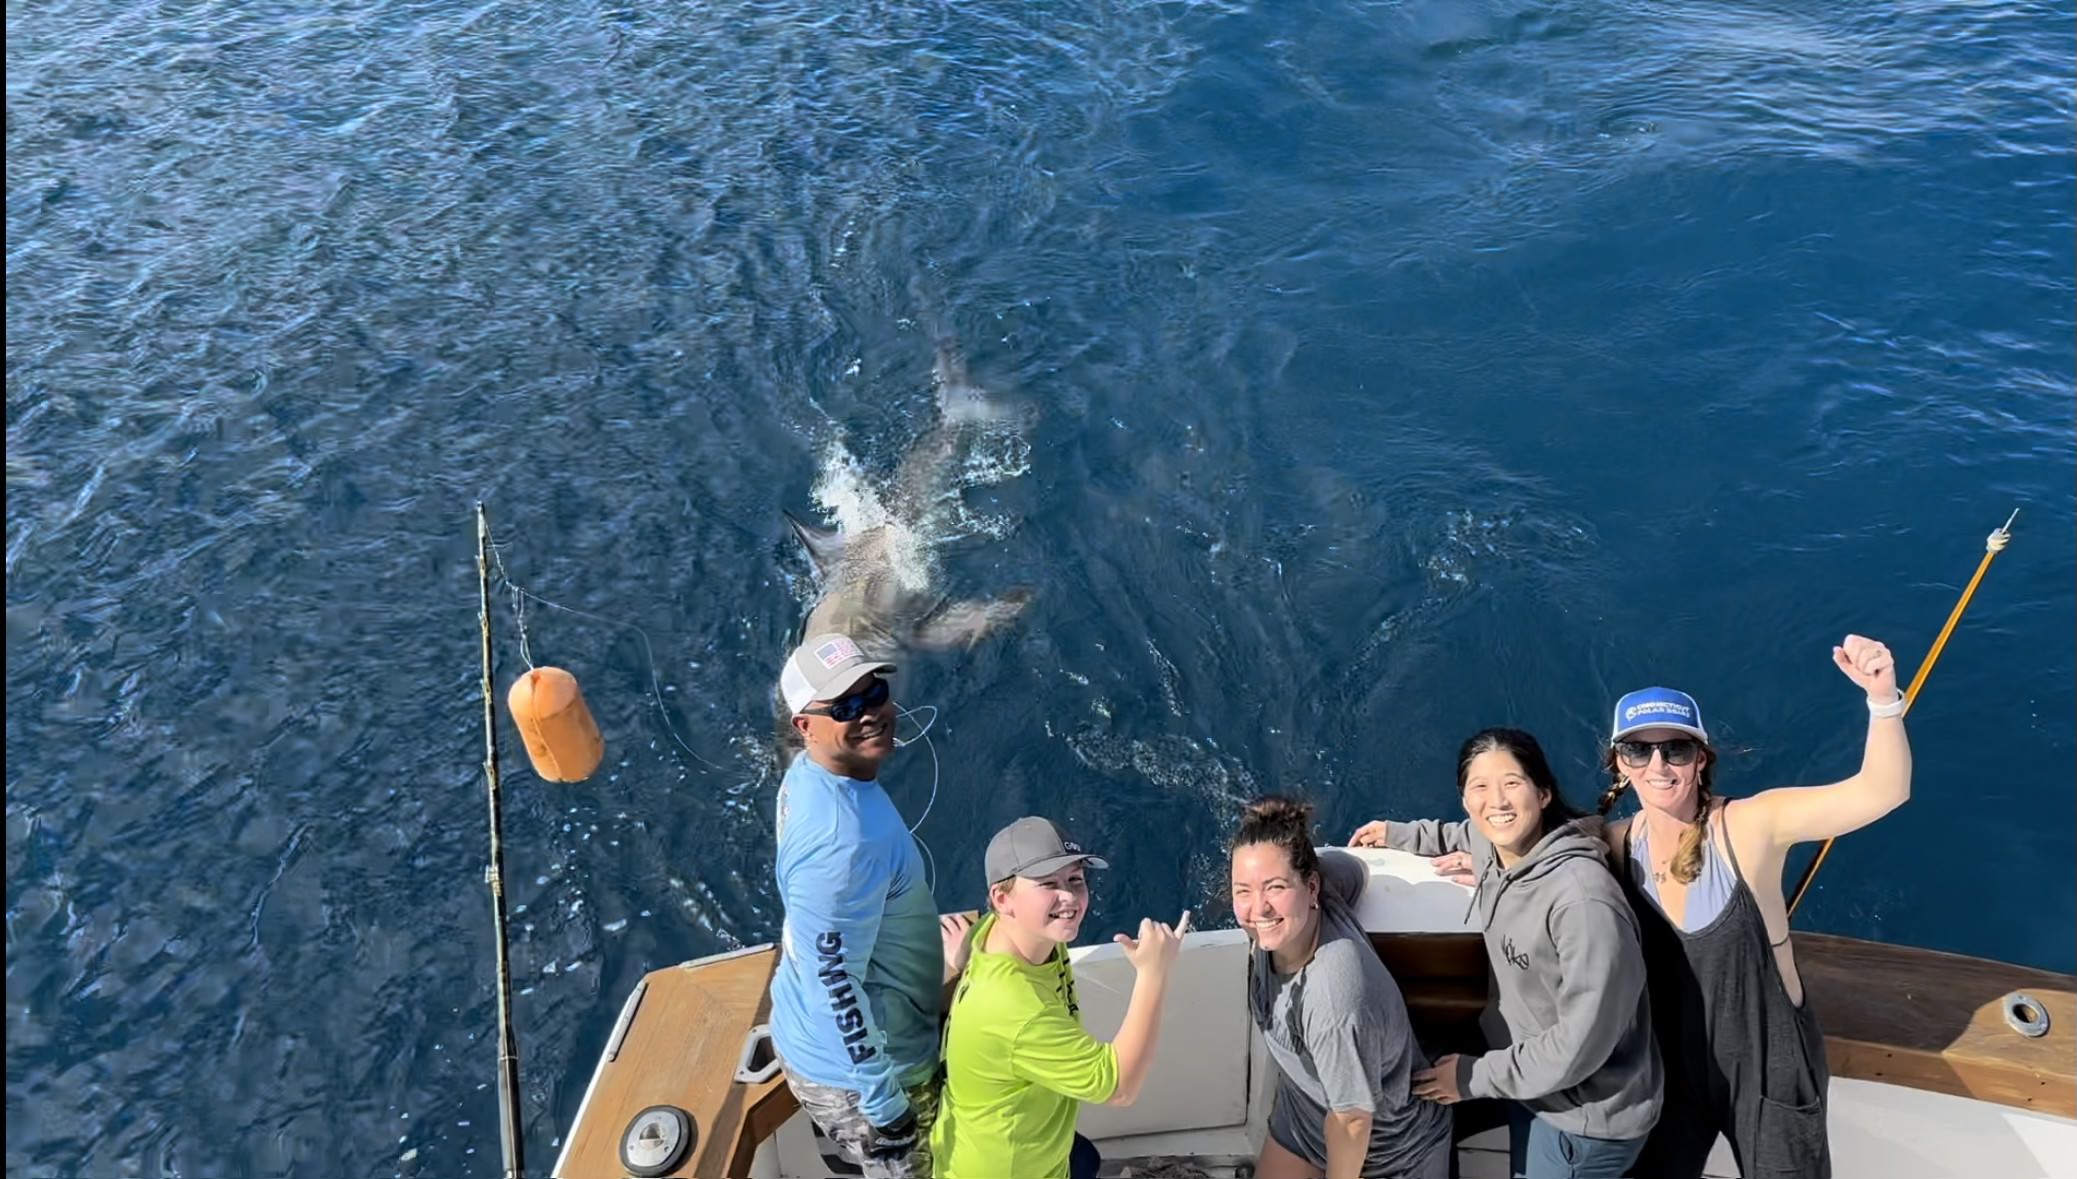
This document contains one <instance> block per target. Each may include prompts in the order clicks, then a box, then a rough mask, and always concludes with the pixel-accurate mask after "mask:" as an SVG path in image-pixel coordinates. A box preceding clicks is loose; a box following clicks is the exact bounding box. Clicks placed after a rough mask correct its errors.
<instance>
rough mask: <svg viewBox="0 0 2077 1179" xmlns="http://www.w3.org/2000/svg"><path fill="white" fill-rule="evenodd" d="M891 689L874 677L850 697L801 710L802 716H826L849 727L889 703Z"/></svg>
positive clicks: (883, 681)
mask: <svg viewBox="0 0 2077 1179" xmlns="http://www.w3.org/2000/svg"><path fill="white" fill-rule="evenodd" d="M888 694H889V689H888V687H887V681H886V680H883V679H881V678H880V677H879V676H874V677H872V678H871V679H869V680H867V681H866V684H865V687H863V688H860V689H858V690H857V691H856V692H853V693H851V694H850V695H848V696H839V697H837V698H836V699H834V700H832V701H830V702H829V703H828V704H827V705H821V706H815V707H809V708H803V709H801V715H802V716H826V717H828V718H829V719H831V720H833V721H835V722H837V723H838V724H840V725H848V724H850V723H851V722H852V721H855V720H857V719H858V718H859V717H861V716H864V715H865V714H866V713H868V712H871V711H872V710H873V709H875V708H878V707H880V706H881V705H882V704H885V703H887V697H888Z"/></svg>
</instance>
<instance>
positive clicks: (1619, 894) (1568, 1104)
mask: <svg viewBox="0 0 2077 1179" xmlns="http://www.w3.org/2000/svg"><path fill="white" fill-rule="evenodd" d="M1457 787H1458V790H1459V792H1460V793H1461V794H1462V796H1463V799H1464V811H1465V814H1466V815H1468V816H1469V819H1468V820H1465V821H1459V822H1451V823H1444V822H1439V821H1436V820H1433V819H1424V820H1421V821H1418V822H1412V823H1405V822H1386V821H1384V820H1378V821H1376V822H1373V823H1368V824H1365V825H1364V826H1363V827H1362V828H1361V829H1360V830H1358V831H1357V832H1356V835H1355V837H1354V838H1353V839H1351V840H1350V842H1351V843H1352V844H1355V845H1358V846H1372V847H1377V846H1382V847H1390V848H1397V849H1399V850H1401V851H1409V852H1413V853H1414V854H1416V855H1423V856H1439V855H1443V854H1445V853H1448V852H1455V851H1464V852H1469V853H1471V855H1472V857H1473V859H1474V861H1475V863H1476V865H1477V873H1478V885H1477V889H1476V891H1475V892H1474V893H1473V903H1474V904H1475V905H1476V906H1477V908H1478V913H1479V923H1480V925H1481V927H1482V928H1483V930H1484V933H1485V940H1486V955H1487V957H1488V958H1489V959H1490V960H1491V962H1492V967H1493V977H1494V978H1495V980H1497V983H1498V991H1499V997H1500V1015H1501V1018H1502V1019H1503V1020H1504V1021H1505V1023H1506V1037H1505V1038H1506V1040H1507V1042H1506V1043H1503V1044H1500V1045H1498V1046H1496V1047H1494V1048H1493V1049H1492V1050H1491V1051H1488V1052H1486V1053H1485V1054H1484V1055H1481V1056H1445V1057H1443V1058H1442V1059H1441V1060H1438V1061H1437V1062H1436V1063H1435V1067H1434V1068H1432V1069H1429V1070H1427V1071H1425V1072H1422V1073H1418V1074H1416V1075H1415V1077H1414V1093H1415V1094H1416V1095H1417V1096H1421V1097H1425V1098H1428V1099H1429V1100H1432V1101H1438V1102H1442V1103H1444V1104H1452V1103H1455V1102H1458V1101H1462V1100H1463V1099H1465V1098H1467V1097H1499V1098H1507V1099H1509V1100H1511V1101H1512V1102H1514V1103H1516V1104H1515V1105H1514V1106H1512V1107H1511V1116H1510V1120H1511V1122H1512V1123H1513V1126H1514V1135H1513V1148H1514V1149H1513V1154H1514V1168H1513V1170H1514V1173H1515V1174H1516V1175H1527V1176H1528V1177H1529V1179H1560V1177H1579V1179H1588V1177H1600V1176H1608V1177H1610V1179H1617V1177H1620V1176H1624V1175H1628V1174H1630V1167H1631V1164H1632V1163H1634V1162H1635V1161H1636V1159H1637V1155H1638V1152H1639V1151H1641V1150H1643V1149H1644V1140H1645V1136H1646V1135H1647V1134H1648V1133H1649V1132H1650V1131H1651V1128H1652V1125H1653V1123H1655V1122H1657V1121H1658V1118H1659V1105H1660V1099H1661V1098H1660V1094H1661V1089H1662V1084H1663V1081H1662V1075H1661V1072H1660V1068H1659V1054H1658V1050H1657V1048H1656V1047H1654V1045H1653V1043H1652V1030H1651V1011H1650V1007H1649V1004H1648V1000H1647V999H1646V996H1645V987H1644V956H1643V951H1642V949H1641V948H1640V945H1639V941H1638V934H1637V919H1636V916H1635V914H1633V913H1632V912H1631V909H1630V904H1629V901H1628V900H1627V899H1626V898H1625V897H1624V896H1623V891H1622V888H1621V886H1620V885H1619V884H1617V882H1616V879H1615V877H1614V876H1613V875H1612V874H1610V872H1609V870H1608V848H1607V845H1606V844H1604V843H1603V842H1602V836H1601V820H1600V819H1598V818H1582V817H1579V815H1578V812H1576V811H1574V810H1573V809H1572V808H1571V807H1570V806H1568V805H1566V803H1565V800H1564V798H1563V797H1562V796H1561V795H1560V794H1559V793H1558V782H1557V778H1556V776H1555V775H1554V774H1552V773H1551V767H1550V761H1549V760H1548V759H1547V758H1545V757H1544V755H1543V747H1542V746H1540V745H1538V744H1537V742H1536V738H1534V737H1532V736H1530V735H1529V734H1528V733H1525V732H1522V731H1521V730H1520V729H1486V730H1484V731H1482V732H1479V733H1477V734H1475V735H1473V736H1472V738H1471V739H1470V740H1468V741H1466V742H1465V743H1464V746H1463V748H1462V749H1461V750H1459V751H1458V754H1457Z"/></svg>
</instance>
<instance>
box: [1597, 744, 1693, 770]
mask: <svg viewBox="0 0 2077 1179" xmlns="http://www.w3.org/2000/svg"><path fill="white" fill-rule="evenodd" d="M1654 749H1656V750H1658V751H1659V753H1660V754H1662V755H1663V756H1664V757H1665V758H1666V764H1667V765H1669V766H1685V765H1693V764H1694V761H1695V757H1696V756H1697V755H1698V754H1700V753H1701V752H1702V743H1701V742H1700V741H1697V740H1695V739H1694V738H1693V737H1675V738H1673V739H1672V740H1670V741H1618V742H1616V743H1615V755H1616V756H1617V757H1618V758H1621V759H1622V762H1623V764H1624V765H1626V766H1630V767H1631V768H1633V769H1635V768H1639V767H1642V766H1648V765H1650V764H1651V761H1652V750H1654Z"/></svg>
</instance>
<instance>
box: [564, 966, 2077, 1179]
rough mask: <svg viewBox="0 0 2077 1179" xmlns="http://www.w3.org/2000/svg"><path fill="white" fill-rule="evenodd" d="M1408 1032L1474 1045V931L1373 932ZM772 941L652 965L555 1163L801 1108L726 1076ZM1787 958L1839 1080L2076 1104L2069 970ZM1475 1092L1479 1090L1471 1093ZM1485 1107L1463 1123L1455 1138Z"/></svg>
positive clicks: (765, 1133) (715, 1152)
mask: <svg viewBox="0 0 2077 1179" xmlns="http://www.w3.org/2000/svg"><path fill="white" fill-rule="evenodd" d="M1371 943H1372V945H1373V946H1374V947H1375V948H1376V949H1377V952H1378V954H1379V956H1380V957H1381V958H1383V959H1384V961H1385V963H1386V965H1387V966H1389V967H1390V968H1391V970H1392V973H1393V975H1394V977H1395V978H1397V979H1398V981H1399V984H1400V988H1401V990H1402V991H1404V992H1405V994H1406V997H1407V1005H1408V1009H1409V1011H1410V1012H1411V1013H1412V1015H1413V1019H1414V1026H1415V1030H1416V1033H1417V1034H1418V1035H1419V1036H1420V1038H1421V1041H1422V1042H1423V1043H1424V1044H1426V1045H1428V1047H1429V1048H1430V1049H1431V1051H1437V1052H1442V1051H1463V1050H1473V1051H1475V1050H1477V1048H1478V1046H1479V1045H1480V1043H1481V1040H1480V1037H1479V1032H1478V1018H1479V1013H1480V1012H1481V1011H1482V1010H1483V1009H1484V1007H1485V1004H1486V993H1487V966H1486V956H1485V947H1484V945H1483V943H1482V940H1481V939H1480V937H1479V935H1478V934H1476V933H1374V934H1372V935H1371ZM777 961H778V956H777V950H776V949H775V948H774V947H771V946H761V947H756V948H753V949H748V950H743V951H739V952H738V953H736V954H733V955H729V956H727V957H724V958H720V959H703V960H701V961H699V962H697V963H685V964H682V965H679V966H674V967H667V968H665V969H662V970H657V971H652V972H651V973H650V974H649V975H648V976H647V977H646V978H645V979H644V980H643V986H642V987H641V988H640V989H639V996H638V997H631V999H630V1003H631V1004H632V1005H633V1009H632V1011H631V1012H627V1013H625V1014H624V1016H623V1020H622V1023H623V1024H624V1025H625V1026H616V1028H615V1032H614V1036H615V1038H616V1040H617V1041H618V1043H617V1045H613V1046H609V1054H611V1058H610V1059H609V1060H607V1061H605V1062H603V1063H602V1064H601V1065H600V1066H599V1070H598V1074H597V1076H596V1078H595V1080H594V1081H593V1088H592V1089H591V1091H590V1092H589V1093H588V1094H587V1096H586V1099H585V1102H584V1106H583V1108H582V1109H581V1110H580V1111H579V1114H578V1118H577V1123H576V1126H575V1127H574V1128H573V1130H572V1134H571V1140H570V1142H569V1144H568V1146H567V1148H566V1149H565V1153H564V1164H563V1167H562V1169H561V1170H559V1171H558V1174H560V1175H562V1176H564V1179H608V1177H610V1179H621V1177H622V1176H624V1175H625V1174H626V1173H627V1172H626V1169H625V1168H624V1167H622V1166H621V1163H620V1155H619V1147H620V1135H621V1132H622V1130H623V1129H624V1128H625V1127H626V1126H627V1124H628V1122H629V1120H630V1119H631V1118H632V1117H633V1116H634V1115H635V1114H636V1113H637V1112H639V1111H641V1110H643V1109H646V1108H648V1107H649V1106H652V1105H662V1104H669V1105H675V1106H677V1107H679V1108H680V1109H683V1110H685V1111H686V1112H688V1113H689V1114H691V1115H692V1117H693V1120H694V1124H695V1127H696V1130H697V1134H698V1141H697V1143H696V1144H695V1146H694V1149H693V1151H692V1153H691V1155H690V1156H689V1157H688V1159H687V1160H686V1161H685V1162H684V1163H683V1164H682V1165H681V1166H680V1167H679V1169H678V1170H677V1171H676V1172H674V1174H679V1175H687V1176H690V1175H701V1176H713V1175H746V1174H749V1172H750V1168H751V1161H752V1158H753V1156H754V1155H755V1154H756V1151H757V1147H758V1144H759V1143H761V1142H763V1141H765V1140H766V1139H767V1138H769V1137H771V1136H772V1135H773V1134H775V1133H776V1132H777V1131H778V1129H779V1127H780V1126H781V1125H782V1124H784V1123H785V1121H786V1120H787V1119H788V1118H790V1117H792V1116H793V1114H794V1112H795V1110H796V1109H797V1108H798V1107H797V1105H796V1104H795V1102H794V1099H793V1094H792V1092H791V1091H790V1090H788V1089H787V1088H786V1082H785V1078H784V1077H783V1076H777V1075H775V1076H773V1077H771V1078H770V1079H768V1080H764V1081H761V1082H757V1083H755V1084H742V1083H739V1082H737V1081H736V1079H735V1076H736V1067H737V1063H738V1060H739V1058H740V1056H741V1053H742V1049H743V1043H744V1039H745V1036H746V1035H747V1033H748V1032H749V1030H750V1029H751V1028H753V1027H755V1026H757V1025H759V1024H762V1023H764V1022H766V1021H767V1019H768V1018H769V1014H770V1000H769V999H768V998H767V997H766V990H767V987H768V986H769V983H770V981H771V975H772V970H773V967H774V965H775V964H776V962H777ZM1796 961H1797V965H1798V967H1799V968H1800V971H1801V973H1802V976H1803V980H1804V987H1805V989H1806V991H1807V993H1808V996H1809V1001H1810V1002H1812V1003H1815V1004H1817V1010H1818V1013H1819V1019H1820V1022H1821V1023H1822V1025H1823V1027H1824V1029H1825V1042H1826V1055H1827V1057H1828V1059H1829V1060H1830V1062H1831V1067H1832V1074H1833V1076H1835V1077H1849V1078H1856V1079H1860V1080H1867V1081H1877V1082H1882V1083H1885V1084H1891V1085H1899V1086H1904V1087H1907V1088H1911V1089H1919V1090H1926V1091H1930V1092H1935V1093H1946V1094H1952V1095H1954V1096H1958V1097H1966V1098H1974V1099H1977V1100H1981V1101H1987V1102H1995V1103H1997V1104H2001V1105H2006V1106H2012V1107H2015V1108H2018V1109H2025V1110H2033V1111H2037V1112H2041V1113H2048V1114H2054V1115H2058V1116H2061V1117H2077V1050H2073V1046H2077V976H2072V975H2067V974H2057V973H2053V972H2051V971H2045V970H2035V969H2031V968H2028V967H2021V966H2013V965H2009V964H2006V963H2001V962H1991V961H1986V960H1984V959H1980V958H1968V957H1964V956H1962V955H1958V954H1945V953H1941V952H1939V951H1936V950H1923V949H1915V948H1912V947H1908V946H1892V945H1885V944H1882V943H1877V942H1867V941H1861V940H1858V939H1855V938H1846V937H1832V936H1828V935H1824V934H1798V935H1797V936H1796ZM2015 993H2024V994H2025V995H2027V996H2028V997H2029V998H2030V1000H2031V1001H2032V1002H2033V1003H2034V1004H2036V1005H2037V1006H2038V1008H2039V1010H2040V1011H2042V1012H2044V1013H2045V1014H2046V1015H2047V1017H2048V1020H2049V1028H2048V1031H2047V1034H2045V1035H2043V1036H2040V1037H2038V1038H2030V1037H2028V1036H2026V1035H2023V1034H2022V1033H2021V1032H2020V1031H2018V1030H2017V1029H2015V1028H2014V1027H2013V1026H2012V1025H2011V1024H2010V1023H2009V1022H2008V1021H2007V1019H2006V1008H2007V999H2008V997H2010V996H2012V995H2013V994H2015ZM1473 1104H1477V1103H1473ZM1486 1124H1490V1119H1483V1118H1481V1119H1476V1120H1475V1121H1473V1122H1471V1123H1469V1124H1465V1123H1463V1122H1461V1121H1460V1125H1459V1136H1460V1137H1462V1136H1463V1135H1465V1134H1467V1133H1470V1132H1473V1131H1475V1130H1476V1129H1478V1128H1482V1127H1483V1125H1486Z"/></svg>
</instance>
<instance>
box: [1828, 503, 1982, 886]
mask: <svg viewBox="0 0 2077 1179" xmlns="http://www.w3.org/2000/svg"><path fill="white" fill-rule="evenodd" d="M2017 519H2019V509H2018V508H2014V509H2012V515H2011V516H2009V517H2007V518H2006V520H2005V522H2004V524H2002V525H2000V526H1999V527H1998V530H1997V531H1996V532H1993V533H1991V534H1990V538H1989V539H1988V540H1985V541H1984V542H1983V560H1982V561H1980V562H1978V563H1977V565H1976V576H1974V577H1972V578H1970V579H1969V585H1968V588H1966V589H1964V590H1963V591H1962V596H1961V600H1960V601H1957V602H1956V603H1955V604H1954V610H1953V611H1952V612H1950V613H1949V614H1948V615H1947V625H1946V626H1943V627H1941V628H1940V637H1939V638H1937V639H1934V640H1933V649H1932V650H1930V651H1928V652H1926V661H1925V662H1924V663H1921V664H1919V665H1918V674H1917V675H1915V676H1912V677H1911V686H1910V687H1909V688H1906V689H1904V712H1905V713H1906V714H1907V715H1908V714H1909V713H1910V711H1911V705H1912V702H1913V701H1915V700H1917V699H1918V690H1919V689H1920V688H1923V687H1925V683H1926V677H1927V676H1929V675H1931V674H1933V665H1934V664H1935V663H1938V662H1939V661H1940V652H1941V651H1943V650H1945V649H1946V647H1947V638H1948V636H1949V635H1952V634H1953V633H1954V627H1955V624H1956V623H1958V622H1960V621H1961V620H1962V611H1964V610H1967V609H1968V608H1969V599H1970V598H1972V597H1974V596H1976V587H1977V586H1978V585H1980V584H1982V582H1983V575H1984V573H1985V572H1987V571H1988V570H1989V569H1990V563H1991V560H1992V559H1993V558H1995V557H1996V556H1997V555H1998V554H1999V553H2002V552H2004V551H2005V544H2006V542H2007V541H2009V540H2011V539H2012V522H2013V521H2014V520H2017ZM1837 839H1838V837H1837V836H1834V837H1833V838H1831V839H1827V840H1825V842H1824V845H1823V846H1822V847H1820V848H1818V849H1817V858H1815V859H1813V860H1811V861H1810V866H1809V867H1808V868H1805V869H1803V878H1802V879H1801V880H1799V881H1797V882H1796V891H1795V892H1794V893H1793V894H1791V895H1790V897H1789V916H1790V917H1794V916H1795V915H1796V906H1797V905H1800V904H1802V903H1803V897H1804V894H1806V893H1808V892H1809V891H1810V882H1811V881H1813V880H1815V879H1817V870H1818V869H1819V868H1822V867H1824V866H1825V857H1826V856H1827V855H1829V854H1831V851H1832V844H1833V843H1834V842H1836V841H1837Z"/></svg>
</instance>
